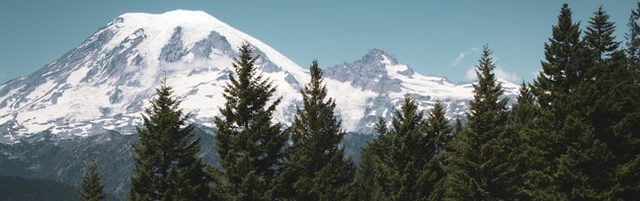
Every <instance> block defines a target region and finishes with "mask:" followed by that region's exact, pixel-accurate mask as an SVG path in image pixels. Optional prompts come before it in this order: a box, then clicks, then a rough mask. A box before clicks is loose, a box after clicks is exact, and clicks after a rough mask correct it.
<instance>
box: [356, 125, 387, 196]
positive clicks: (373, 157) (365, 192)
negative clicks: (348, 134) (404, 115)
mask: <svg viewBox="0 0 640 201" xmlns="http://www.w3.org/2000/svg"><path fill="white" fill-rule="evenodd" d="M375 131H376V133H377V136H378V138H376V139H374V140H373V141H372V142H370V143H369V145H368V146H367V147H365V148H363V149H362V151H361V153H362V154H361V158H360V166H359V168H358V173H357V175H356V185H355V190H356V195H355V197H354V199H353V200H360V201H374V200H384V199H383V198H384V196H383V195H382V194H380V193H381V189H380V188H379V186H378V185H376V182H377V180H378V178H377V176H378V174H377V173H376V166H375V165H376V162H377V161H379V160H380V159H379V158H378V156H379V155H380V153H381V151H380V150H381V149H382V148H383V147H381V146H380V144H381V140H380V138H384V136H385V135H386V134H387V132H388V131H387V125H386V122H385V120H384V118H382V117H379V118H378V122H376V127H375Z"/></svg>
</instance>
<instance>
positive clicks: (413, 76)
mask: <svg viewBox="0 0 640 201" xmlns="http://www.w3.org/2000/svg"><path fill="white" fill-rule="evenodd" d="M243 42H246V43H248V44H250V45H251V46H252V47H253V48H254V53H255V54H257V55H259V56H260V57H259V59H258V61H257V64H258V66H259V67H260V69H259V71H260V72H261V73H262V74H263V75H264V76H265V77H267V78H269V79H270V80H272V81H273V82H274V84H275V85H276V86H277V94H276V96H281V97H283V100H282V103H281V104H280V106H279V107H278V112H277V114H275V117H276V119H277V120H278V121H280V122H284V123H285V124H289V123H290V122H291V120H292V115H293V114H294V112H295V109H296V106H297V105H298V104H299V103H300V100H301V97H300V94H299V91H300V89H302V87H303V86H304V84H305V83H306V82H307V80H308V79H309V78H308V73H307V71H306V70H305V69H304V68H302V67H300V66H299V65H297V64H296V63H294V62H293V61H291V60H290V59H288V58H287V57H285V56H284V55H282V54H280V53H279V52H278V51H276V50H274V49H273V48H271V47H269V46H268V45H266V44H264V43H263V42H261V41H259V40H257V39H255V38H253V37H251V36H249V35H247V34H245V33H243V32H241V31H238V30H236V29H235V28H233V27H231V26H229V25H227V24H226V23H224V22H222V21H220V20H218V19H216V18H215V17H213V16H211V15H209V14H207V13H205V12H202V11H188V10H174V11H169V12H165V13H161V14H147V13H127V14H123V15H120V16H119V17H117V18H115V19H114V20H112V21H111V22H109V23H108V24H107V25H106V26H104V27H102V28H101V29H99V30H98V31H97V32H95V33H94V34H93V35H92V36H90V37H89V38H88V39H86V40H85V41H84V42H83V43H82V44H80V46H78V47H77V48H75V49H72V50H71V51H69V52H68V53H66V54H65V55H63V56H62V57H60V58H59V59H57V60H56V61H54V62H52V63H50V64H48V65H46V66H44V67H43V68H41V69H39V70H38V71H36V72H34V73H32V74H30V75H29V76H26V77H21V78H17V79H13V80H10V81H8V82H6V83H3V84H1V85H0V142H2V143H9V144H12V143H17V142H20V140H21V139H23V138H25V137H28V136H30V135H33V134H36V133H40V132H50V133H52V134H54V135H55V136H57V137H60V138H74V137H78V136H88V135H96V134H101V133H104V132H106V131H117V132H119V133H122V134H132V133H134V130H135V129H134V128H135V126H137V125H140V123H141V116H140V113H141V112H142V111H143V109H144V107H145V106H147V105H148V101H149V100H150V98H151V97H152V96H153V94H154V89H155V88H157V87H158V86H159V84H160V81H161V80H162V79H163V78H165V77H166V79H167V82H168V83H169V84H170V85H172V86H173V87H174V89H175V92H176V93H175V94H176V95H177V98H178V99H179V100H182V101H183V102H182V107H183V108H184V110H185V112H190V113H191V114H192V116H191V119H190V120H191V121H192V122H193V123H197V124H200V125H202V126H205V127H212V126H213V125H212V121H213V117H214V116H215V115H218V113H219V111H218V107H219V106H222V105H223V104H224V98H223V97H222V92H223V87H224V86H225V84H226V79H227V75H228V74H229V73H231V72H232V70H231V63H232V62H233V59H234V58H236V56H237V54H238V53H237V48H238V47H239V46H240V45H241V44H242V43H243ZM325 74H326V76H327V78H326V84H327V87H328V89H329V96H331V97H334V98H335V99H336V103H337V107H338V108H337V110H338V113H339V115H340V117H341V120H342V122H343V126H344V129H346V130H347V131H354V132H368V131H370V130H371V126H372V125H373V123H374V122H375V119H376V117H377V116H384V117H388V116H389V115H390V114H391V111H392V110H393V109H394V108H396V106H397V105H398V103H399V100H400V99H401V98H402V96H403V95H404V94H410V95H412V96H414V97H416V98H417V100H418V101H419V102H420V103H421V106H422V107H423V109H428V108H430V107H431V106H432V105H433V103H435V101H438V100H439V101H443V102H444V103H445V104H446V105H447V106H448V107H449V113H448V114H449V116H450V117H454V116H458V115H461V114H463V111H464V108H465V107H466V104H467V102H468V101H467V100H468V99H469V98H470V97H471V88H470V86H469V85H455V84H452V83H449V82H448V81H447V80H446V79H444V78H439V77H432V76H424V75H420V74H418V73H416V72H414V71H413V70H411V68H409V67H408V66H406V65H403V64H399V63H398V61H397V59H395V58H394V57H393V56H392V55H390V54H388V53H386V52H384V51H382V50H379V49H373V50H371V51H369V52H368V53H367V54H366V55H365V56H363V57H362V58H361V59H360V60H357V61H354V62H352V63H344V64H340V65H336V66H333V67H329V68H327V69H326V73H325ZM514 86H515V85H514ZM515 92H516V90H515V89H510V88H508V93H510V94H515Z"/></svg>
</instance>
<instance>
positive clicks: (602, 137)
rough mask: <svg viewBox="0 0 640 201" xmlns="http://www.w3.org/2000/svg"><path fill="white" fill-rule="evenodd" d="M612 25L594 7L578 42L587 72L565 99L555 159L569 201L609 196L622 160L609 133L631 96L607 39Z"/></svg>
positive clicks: (622, 151)
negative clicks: (561, 141) (562, 139)
mask: <svg viewBox="0 0 640 201" xmlns="http://www.w3.org/2000/svg"><path fill="white" fill-rule="evenodd" d="M614 31H615V25H614V24H613V23H612V22H610V21H609V16H608V15H607V14H606V12H605V11H604V10H603V9H602V7H600V8H599V9H598V10H597V11H596V12H594V16H593V17H591V19H590V21H589V26H588V27H587V32H586V34H585V37H584V39H583V42H584V43H585V48H584V52H585V58H584V62H583V63H582V65H584V66H585V68H586V69H587V71H586V73H585V76H584V77H583V81H582V82H581V83H580V85H579V87H578V88H577V89H576V90H575V92H574V93H572V94H571V96H570V101H571V102H570V105H569V107H570V108H573V111H571V112H569V113H568V116H567V121H566V122H565V125H564V127H563V129H562V132H563V133H564V135H565V136H566V139H567V141H566V145H567V151H566V152H565V153H563V154H562V155H561V156H560V158H559V159H558V172H557V173H556V175H557V176H558V178H559V179H558V181H560V184H561V186H560V187H561V191H563V192H566V194H567V197H568V199H571V200H576V199H577V200H602V199H606V198H610V197H611V194H610V192H611V187H612V186H613V185H614V183H615V181H614V179H613V178H614V174H615V173H614V171H615V168H616V164H617V163H619V161H618V162H617V159H616V158H620V157H624V156H625V155H626V153H627V152H626V151H627V150H626V149H627V147H625V146H624V145H625V142H624V141H625V140H627V139H625V138H620V137H619V136H616V134H615V133H614V132H612V131H613V130H614V129H613V125H615V124H617V122H619V121H620V120H621V119H622V118H624V115H625V114H627V113H628V112H629V111H633V110H634V109H633V108H634V106H633V105H634V102H637V101H629V100H630V99H629V98H631V97H630V96H632V94H634V93H636V92H635V91H637V90H634V89H633V87H632V86H634V85H633V83H634V78H633V77H632V76H630V75H632V74H633V73H632V72H630V71H628V70H629V69H628V67H627V65H626V58H625V56H624V54H623V53H622V52H621V51H619V50H618V46H619V42H616V41H615V37H614V35H613V33H614Z"/></svg>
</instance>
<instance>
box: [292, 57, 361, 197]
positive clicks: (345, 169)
mask: <svg viewBox="0 0 640 201" xmlns="http://www.w3.org/2000/svg"><path fill="white" fill-rule="evenodd" d="M309 71H310V74H311V81H310V82H309V83H308V84H307V86H306V87H305V89H304V90H303V91H302V99H303V104H304V107H303V108H298V110H297V113H296V116H295V119H294V122H293V124H292V126H291V128H290V129H289V131H290V134H291V139H292V142H293V146H291V147H289V148H288V150H287V153H288V154H287V155H288V158H289V159H290V160H291V163H290V164H288V165H287V168H286V169H285V171H284V174H282V177H283V179H282V183H283V184H282V185H284V186H285V187H284V189H283V190H282V194H283V195H284V197H285V198H287V199H292V200H346V199H348V198H349V197H350V196H352V195H351V193H352V188H353V187H352V184H353V177H354V171H355V170H354V168H353V164H352V162H351V160H350V159H348V160H345V159H343V158H344V149H343V148H342V147H340V146H339V144H340V142H341V141H342V138H343V137H344V135H345V133H344V132H343V131H341V130H340V122H339V121H338V119H337V118H336V116H335V115H334V109H335V107H336V104H335V101H334V100H333V99H331V98H328V99H327V89H326V87H325V86H324V84H323V79H322V70H320V68H319V67H318V62H317V61H314V62H313V64H312V65H311V67H310V68H309Z"/></svg>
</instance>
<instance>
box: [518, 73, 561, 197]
mask: <svg viewBox="0 0 640 201" xmlns="http://www.w3.org/2000/svg"><path fill="white" fill-rule="evenodd" d="M539 122H540V108H539V107H538V105H537V104H536V100H535V96H534V94H533V92H532V90H531V87H530V86H529V85H527V84H525V83H524V82H523V83H522V85H521V86H520V91H519V94H518V97H517V102H516V103H515V104H514V105H512V108H511V110H510V111H509V118H508V121H507V128H506V132H507V133H510V134H511V135H512V138H511V139H512V140H513V141H512V143H513V145H514V148H513V149H512V151H511V153H509V154H508V155H507V156H508V162H509V163H510V165H509V167H510V168H511V171H510V172H513V174H514V175H518V176H515V177H512V179H513V180H512V181H511V182H512V189H511V190H512V196H513V197H512V199H514V200H561V199H562V198H563V196H562V195H561V194H560V193H559V192H558V191H557V190H556V189H555V188H554V185H553V183H552V181H553V180H552V175H551V174H549V172H548V171H550V168H549V167H547V165H549V164H551V163H549V162H548V161H546V160H547V159H546V158H545V156H546V154H547V153H548V152H547V150H544V147H545V146H546V145H547V143H548V141H547V140H548V138H547V136H545V133H543V132H541V131H540V130H539V129H538V127H537V125H538V123H539Z"/></svg>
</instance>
